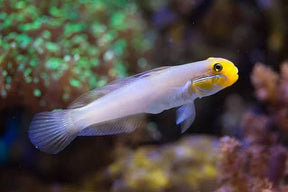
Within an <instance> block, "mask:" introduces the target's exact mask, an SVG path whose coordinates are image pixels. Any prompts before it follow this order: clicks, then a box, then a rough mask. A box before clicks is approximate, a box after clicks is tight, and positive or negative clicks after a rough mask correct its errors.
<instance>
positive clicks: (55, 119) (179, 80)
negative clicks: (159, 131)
mask: <svg viewBox="0 0 288 192" xmlns="http://www.w3.org/2000/svg"><path fill="white" fill-rule="evenodd" d="M237 79H238V69H237V68H236V67H235V66H234V64H233V63H232V62H230V61H228V60H226V59H222V58H209V59H207V60H204V61H198V62H194V63H189V64H184V65H179V66H172V67H162V68H156V69H153V70H151V71H148V72H144V73H141V74H138V75H135V76H132V77H128V78H125V79H123V80H118V81H116V82H114V83H111V84H109V85H107V86H105V87H103V88H100V89H96V90H92V91H90V92H88V93H86V94H84V95H83V96H81V97H80V98H78V99H77V100H76V101H75V102H74V103H72V105H71V106H70V108H69V109H66V110H60V111H52V112H44V113H39V114H36V115H35V117H34V119H33V120H32V123H31V125H30V128H29V137H30V139H31V141H32V143H33V144H34V145H35V146H36V147H37V148H39V149H40V150H42V151H44V152H48V153H58V152H59V151H61V150H63V149H64V148H65V147H66V146H67V145H68V144H69V143H70V142H71V141H72V140H73V139H74V138H75V137H77V136H94V135H110V134H118V133H123V132H131V131H133V130H134V129H135V128H136V127H137V125H138V122H137V119H136V118H134V117H135V116H137V115H139V114H143V113H150V114H157V113H161V112H162V111H164V110H167V109H171V108H175V107H180V108H179V109H178V110H177V122H176V123H177V124H181V130H182V132H184V131H185V130H186V129H188V128H189V127H190V125H191V124H192V122H193V120H194V118H195V109H194V100H195V99H196V98H201V97H204V96H209V95H212V94H215V93H217V92H218V91H220V90H222V89H224V88H225V87H228V86H230V85H232V84H233V83H234V82H236V81H237Z"/></svg>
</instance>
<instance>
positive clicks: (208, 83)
mask: <svg viewBox="0 0 288 192" xmlns="http://www.w3.org/2000/svg"><path fill="white" fill-rule="evenodd" d="M206 62H207V71H206V72H205V73H204V74H201V76H200V77H198V78H196V79H195V80H193V82H192V91H193V92H194V93H196V94H197V95H198V96H199V97H204V96H208V95H212V94H214V93H216V92H218V91H220V90H222V89H224V88H226V87H228V86H231V85H232V84H234V83H235V82H236V81H237V80H238V69H237V67H236V66H235V65H234V64H233V63H232V62H231V61H229V60H227V59H223V58H213V57H210V58H208V59H207V60H206Z"/></svg>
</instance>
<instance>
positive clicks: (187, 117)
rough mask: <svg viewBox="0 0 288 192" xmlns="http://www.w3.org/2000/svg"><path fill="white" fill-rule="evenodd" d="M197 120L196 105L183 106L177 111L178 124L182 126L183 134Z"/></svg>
mask: <svg viewBox="0 0 288 192" xmlns="http://www.w3.org/2000/svg"><path fill="white" fill-rule="evenodd" d="M194 119H195V106H194V103H189V104H186V105H183V106H182V107H180V108H179V109H177V119H176V124H177V125H179V124H181V133H184V132H185V131H186V130H187V129H188V128H189V127H190V126H191V125H192V123H193V121H194Z"/></svg>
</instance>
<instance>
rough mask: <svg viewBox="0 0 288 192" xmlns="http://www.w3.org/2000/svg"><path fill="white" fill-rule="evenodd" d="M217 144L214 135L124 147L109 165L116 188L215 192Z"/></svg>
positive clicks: (115, 189)
mask: <svg viewBox="0 0 288 192" xmlns="http://www.w3.org/2000/svg"><path fill="white" fill-rule="evenodd" d="M217 143H218V142H217V140H216V139H215V138H212V137H207V136H190V137H186V138H183V139H181V140H180V141H178V142H176V143H172V144H167V145H163V146H147V147H141V148H138V149H137V150H136V151H131V150H128V149H124V150H122V151H121V152H119V158H118V159H117V160H116V161H115V162H114V163H112V164H111V165H110V166H109V168H108V173H107V174H108V176H109V177H110V178H111V179H112V181H113V182H112V191H135V192H136V191H139V192H140V191H151V192H156V191H167V192H168V191H183V192H185V191H187V192H188V191H212V190H213V189H215V186H216V167H215V165H216V162H217V159H218V158H217ZM87 190H91V189H87ZM95 190H96V189H95Z"/></svg>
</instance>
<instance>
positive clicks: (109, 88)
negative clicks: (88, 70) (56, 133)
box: [68, 66, 170, 109]
mask: <svg viewBox="0 0 288 192" xmlns="http://www.w3.org/2000/svg"><path fill="white" fill-rule="evenodd" d="M168 68H170V67H169V66H166V67H159V68H155V69H152V70H149V71H145V72H143V73H139V74H136V75H133V76H131V77H126V78H123V79H119V80H116V81H113V82H112V83H109V84H107V85H106V86H104V87H101V88H97V89H93V90H91V91H89V92H87V93H84V94H83V95H81V96H80V97H78V98H77V99H76V100H75V101H73V102H72V103H71V104H70V105H69V106H68V108H69V109H75V108H79V107H83V106H85V105H87V104H89V103H91V102H93V101H95V100H96V99H99V98H100V97H103V96H104V95H107V94H109V93H111V92H113V91H115V90H117V89H119V88H121V87H124V86H126V85H128V84H130V83H132V82H134V81H136V80H138V79H145V78H148V77H150V76H153V75H156V74H159V73H161V72H163V71H164V70H166V69H168Z"/></svg>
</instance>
